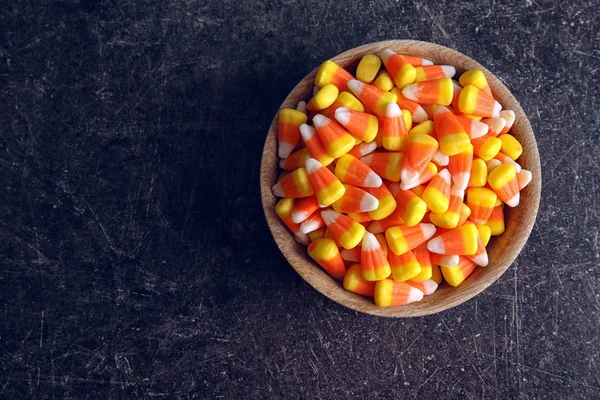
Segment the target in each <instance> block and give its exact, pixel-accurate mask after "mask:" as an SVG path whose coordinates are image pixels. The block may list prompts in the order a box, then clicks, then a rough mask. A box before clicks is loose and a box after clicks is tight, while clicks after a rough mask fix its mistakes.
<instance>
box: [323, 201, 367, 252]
mask: <svg viewBox="0 0 600 400" xmlns="http://www.w3.org/2000/svg"><path fill="white" fill-rule="evenodd" d="M321 216H322V217H323V220H324V221H325V224H326V225H327V229H328V230H329V231H331V235H332V236H333V238H334V239H336V240H337V241H338V242H339V243H340V244H341V245H342V247H344V248H345V249H352V248H354V247H356V246H357V245H358V244H359V243H360V241H361V240H362V238H363V236H364V235H365V232H366V229H365V227H364V226H362V225H361V224H359V223H358V222H356V221H354V220H352V219H351V218H349V217H347V216H345V215H343V214H340V213H338V212H335V211H333V210H324V211H321Z"/></svg>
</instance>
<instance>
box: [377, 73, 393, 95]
mask: <svg viewBox="0 0 600 400" xmlns="http://www.w3.org/2000/svg"><path fill="white" fill-rule="evenodd" d="M373 85H375V86H377V87H378V88H379V89H381V90H385V91H390V90H392V88H393V87H394V81H393V80H392V77H391V76H390V74H388V72H387V71H380V72H379V73H378V74H377V76H376V77H375V80H374V81H373Z"/></svg>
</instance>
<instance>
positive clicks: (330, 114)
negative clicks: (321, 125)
mask: <svg viewBox="0 0 600 400" xmlns="http://www.w3.org/2000/svg"><path fill="white" fill-rule="evenodd" d="M341 107H345V108H349V109H351V110H355V111H361V112H362V111H365V107H364V106H363V105H362V103H361V102H360V101H359V100H358V99H357V98H356V97H355V96H354V95H353V94H352V93H350V92H341V93H340V94H339V95H338V97H337V99H336V100H335V101H334V102H333V104H332V105H330V106H329V107H327V108H326V109H324V110H322V111H321V114H323V115H324V116H326V117H327V118H329V119H333V118H334V115H335V112H336V110H337V109H338V108H341Z"/></svg>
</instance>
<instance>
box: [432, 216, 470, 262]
mask: <svg viewBox="0 0 600 400" xmlns="http://www.w3.org/2000/svg"><path fill="white" fill-rule="evenodd" d="M478 235H479V232H478V231H477V228H476V227H475V225H474V224H472V223H470V222H467V223H466V224H464V225H463V226H461V227H458V228H455V229H452V230H450V231H448V232H446V233H443V234H441V235H440V236H437V237H435V238H433V239H431V240H430V241H429V242H427V248H428V249H429V251H431V252H432V253H438V254H456V255H473V254H475V252H476V251H477V237H478Z"/></svg>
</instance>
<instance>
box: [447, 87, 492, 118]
mask: <svg viewBox="0 0 600 400" xmlns="http://www.w3.org/2000/svg"><path fill="white" fill-rule="evenodd" d="M500 110H502V105H500V103H498V102H497V101H496V100H494V98H493V97H491V96H490V95H488V94H486V93H485V92H483V91H481V90H479V89H477V88H476V87H475V86H473V85H466V86H465V87H463V89H462V90H461V91H460V95H459V96H458V111H460V112H461V113H463V114H474V115H478V116H480V117H484V118H485V117H488V118H491V117H499V116H500Z"/></svg>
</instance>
